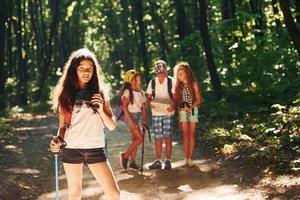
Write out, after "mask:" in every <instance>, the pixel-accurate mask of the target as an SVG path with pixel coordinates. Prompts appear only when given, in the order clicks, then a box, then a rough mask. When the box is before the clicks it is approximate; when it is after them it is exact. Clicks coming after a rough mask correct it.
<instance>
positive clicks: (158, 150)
mask: <svg viewBox="0 0 300 200" xmlns="http://www.w3.org/2000/svg"><path fill="white" fill-rule="evenodd" d="M161 152H162V140H161V139H159V140H158V139H156V140H155V154H156V159H158V160H161Z"/></svg>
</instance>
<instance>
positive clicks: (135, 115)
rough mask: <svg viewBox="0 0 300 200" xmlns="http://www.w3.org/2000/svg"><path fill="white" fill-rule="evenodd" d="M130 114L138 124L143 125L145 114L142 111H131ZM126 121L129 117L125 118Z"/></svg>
mask: <svg viewBox="0 0 300 200" xmlns="http://www.w3.org/2000/svg"><path fill="white" fill-rule="evenodd" d="M130 116H131V118H132V120H133V121H134V123H136V124H137V125H139V126H140V125H142V124H143V122H142V121H143V116H142V113H141V112H137V113H132V112H130ZM125 122H126V123H128V119H127V118H126V120H125Z"/></svg>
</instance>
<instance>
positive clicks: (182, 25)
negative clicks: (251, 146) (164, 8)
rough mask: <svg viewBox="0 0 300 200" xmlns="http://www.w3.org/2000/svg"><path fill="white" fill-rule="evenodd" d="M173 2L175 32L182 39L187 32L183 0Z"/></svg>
mask: <svg viewBox="0 0 300 200" xmlns="http://www.w3.org/2000/svg"><path fill="white" fill-rule="evenodd" d="M174 3H175V7H176V22H177V33H178V35H179V39H180V40H183V39H184V38H185V36H187V35H188V33H189V28H188V23H187V19H186V13H185V11H184V4H183V0H175V1H174Z"/></svg>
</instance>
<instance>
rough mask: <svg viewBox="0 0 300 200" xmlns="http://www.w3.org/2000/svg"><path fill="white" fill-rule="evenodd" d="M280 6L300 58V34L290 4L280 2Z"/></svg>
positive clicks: (284, 0)
mask: <svg viewBox="0 0 300 200" xmlns="http://www.w3.org/2000/svg"><path fill="white" fill-rule="evenodd" d="M279 4H280V7H281V10H282V12H283V16H284V21H285V24H286V27H287V29H288V32H289V34H290V37H291V38H292V41H293V43H294V46H295V48H296V50H297V52H298V55H299V56H300V32H299V30H298V28H297V26H296V23H295V21H294V18H293V15H292V12H291V9H290V6H289V2H288V1H286V0H279Z"/></svg>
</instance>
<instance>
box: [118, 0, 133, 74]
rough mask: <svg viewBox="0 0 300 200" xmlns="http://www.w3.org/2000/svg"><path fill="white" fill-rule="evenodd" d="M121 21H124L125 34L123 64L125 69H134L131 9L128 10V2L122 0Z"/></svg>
mask: <svg viewBox="0 0 300 200" xmlns="http://www.w3.org/2000/svg"><path fill="white" fill-rule="evenodd" d="M121 6H122V11H121V21H122V30H123V31H122V33H123V49H124V54H123V55H124V56H123V62H124V65H125V69H130V68H132V67H133V52H132V49H131V47H132V41H131V40H132V39H131V36H130V33H129V23H128V21H129V9H128V0H121Z"/></svg>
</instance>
